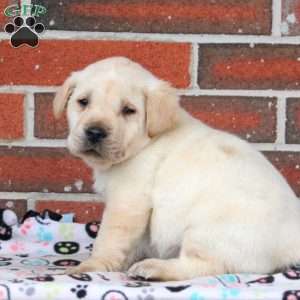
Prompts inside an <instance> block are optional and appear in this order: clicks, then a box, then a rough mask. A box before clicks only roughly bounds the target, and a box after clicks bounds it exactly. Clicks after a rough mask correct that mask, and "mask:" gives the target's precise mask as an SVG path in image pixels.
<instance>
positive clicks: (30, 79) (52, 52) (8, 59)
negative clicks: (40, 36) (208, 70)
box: [0, 40, 190, 87]
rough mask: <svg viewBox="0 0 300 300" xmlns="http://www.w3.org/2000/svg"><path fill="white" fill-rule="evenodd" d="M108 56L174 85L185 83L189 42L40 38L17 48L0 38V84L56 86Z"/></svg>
mask: <svg viewBox="0 0 300 300" xmlns="http://www.w3.org/2000/svg"><path fill="white" fill-rule="evenodd" d="M111 56H126V57H128V58H130V59H133V60H135V61H137V62H139V63H141V64H142V65H143V66H145V67H146V68H148V69H149V70H150V71H152V72H153V73H154V74H156V75H157V76H158V77H160V78H162V79H165V80H168V81H170V82H171V83H173V84H174V85H175V86H177V87H187V86H188V85H189V82H190V78H189V65H190V45H189V44H184V43H159V42H126V41H92V40H88V41H80V40H79V41H74V40H72V41H70V40H64V41H63V40H60V41H59V40H51V41H50V40H41V41H40V44H39V46H38V47H36V48H30V47H20V48H19V49H18V50H17V51H16V49H14V48H12V47H11V45H10V44H9V42H8V41H0V84H15V85H18V84H32V85H60V84H61V83H62V82H63V81H64V80H65V79H66V78H67V76H69V74H70V72H72V71H76V70H78V69H82V68H83V67H85V66H86V65H88V64H90V63H93V62H96V61H98V60H100V59H103V58H107V57H111ZM20 66H22V68H20Z"/></svg>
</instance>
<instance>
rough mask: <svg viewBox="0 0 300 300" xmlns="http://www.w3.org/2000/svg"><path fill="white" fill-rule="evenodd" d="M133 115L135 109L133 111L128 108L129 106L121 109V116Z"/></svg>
mask: <svg viewBox="0 0 300 300" xmlns="http://www.w3.org/2000/svg"><path fill="white" fill-rule="evenodd" d="M135 113H136V109H134V108H132V107H130V106H128V105H125V106H124V107H123V108H122V114H123V115H126V116H128V115H133V114H135Z"/></svg>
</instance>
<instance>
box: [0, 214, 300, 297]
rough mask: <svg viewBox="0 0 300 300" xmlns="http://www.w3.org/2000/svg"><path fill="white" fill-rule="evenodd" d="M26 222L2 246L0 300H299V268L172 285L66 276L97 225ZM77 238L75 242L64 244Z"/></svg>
mask: <svg viewBox="0 0 300 300" xmlns="http://www.w3.org/2000/svg"><path fill="white" fill-rule="evenodd" d="M42 221H45V220H42ZM25 222H26V226H23V225H22V226H20V227H17V226H16V227H14V228H13V238H12V239H11V240H8V241H1V248H0V266H1V263H2V266H1V269H0V270H1V271H0V300H32V299H38V300H56V299H68V300H78V299H84V300H89V299H90V298H91V295H95V297H94V298H95V299H98V300H112V299H118V300H155V299H157V300H166V299H173V298H175V297H176V298H178V299H189V300H212V299H219V300H237V299H251V300H255V299H264V300H300V290H299V286H300V267H299V266H294V267H291V268H290V269H288V270H286V271H285V272H284V273H278V274H272V275H271V274H265V275H255V274H242V275H236V274H226V275H220V276H215V277H212V276H209V277H202V278H201V277H199V278H195V279H193V280H187V281H183V282H168V283H164V282H147V281H141V280H132V279H130V278H128V276H127V275H126V274H125V273H114V272H112V273H104V272H93V273H81V274H73V275H66V274H65V270H66V268H68V267H73V266H76V265H78V264H79V263H80V262H81V261H83V260H85V259H87V258H88V257H89V255H90V252H89V251H88V250H89V248H90V246H91V244H92V243H93V241H94V238H95V237H96V235H97V231H98V228H99V224H98V223H97V222H91V223H89V224H87V225H85V224H77V223H68V225H67V226H61V224H62V223H60V222H59V221H57V220H52V219H47V222H41V220H40V219H38V218H34V217H29V219H28V220H27V219H26V221H25ZM25 222H24V223H25ZM20 229H22V231H21V230H20ZM39 235H40V236H39ZM51 235H52V239H51V240H50V238H49V236H51ZM73 235H74V237H75V235H76V240H74V239H64V237H70V236H73ZM39 237H41V239H39ZM46 240H47V241H46ZM12 249H15V250H17V251H16V252H13V251H12ZM41 250H43V251H42V252H41ZM73 252H74V253H73ZM62 255H63V256H62ZM5 264H9V265H5ZM4 286H7V287H8V292H7V290H6V289H5V287H4ZM274 291H275V292H274ZM9 292H10V295H9V294H8V293H9ZM1 293H2V294H1Z"/></svg>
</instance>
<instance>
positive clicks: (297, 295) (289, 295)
mask: <svg viewBox="0 0 300 300" xmlns="http://www.w3.org/2000/svg"><path fill="white" fill-rule="evenodd" d="M282 300H300V290H298V291H286V292H284V294H283V297H282Z"/></svg>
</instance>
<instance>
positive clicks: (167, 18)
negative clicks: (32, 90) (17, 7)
mask: <svg viewBox="0 0 300 300" xmlns="http://www.w3.org/2000/svg"><path fill="white" fill-rule="evenodd" d="M36 2H38V3H39V4H43V5H45V6H46V7H47V9H48V12H47V14H46V15H45V16H43V17H42V21H43V22H44V23H45V24H46V25H47V26H48V28H49V29H58V30H90V31H108V32H154V33H160V32H162V33H233V34H269V33H270V31H271V20H272V11H271V8H272V1H271V0H248V1H243V0H223V1H213V0H209V1H207V0H193V1H190V0H151V1H146V0H140V1H132V0H114V1H91V0H90V1H89V0H87V1H78V0H77V1H61V0H57V1H53V0H51V1H50V0H39V1H36Z"/></svg>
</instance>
